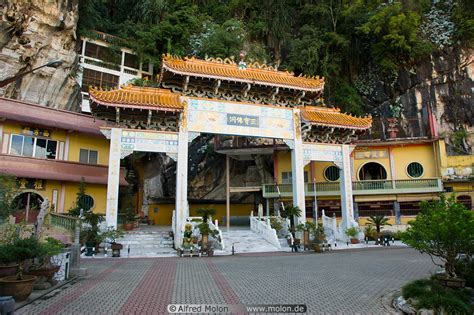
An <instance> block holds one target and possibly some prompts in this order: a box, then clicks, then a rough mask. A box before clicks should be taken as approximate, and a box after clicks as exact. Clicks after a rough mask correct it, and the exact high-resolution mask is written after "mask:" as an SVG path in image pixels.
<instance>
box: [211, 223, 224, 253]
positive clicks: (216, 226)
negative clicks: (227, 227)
mask: <svg viewBox="0 0 474 315" xmlns="http://www.w3.org/2000/svg"><path fill="white" fill-rule="evenodd" d="M209 226H210V227H211V229H214V230H216V231H217V233H218V235H219V240H220V242H219V243H220V245H221V249H225V245H224V238H223V237H222V231H221V230H220V229H219V222H218V221H217V219H216V220H214V223H212V219H211V220H209ZM219 240H218V241H219Z"/></svg>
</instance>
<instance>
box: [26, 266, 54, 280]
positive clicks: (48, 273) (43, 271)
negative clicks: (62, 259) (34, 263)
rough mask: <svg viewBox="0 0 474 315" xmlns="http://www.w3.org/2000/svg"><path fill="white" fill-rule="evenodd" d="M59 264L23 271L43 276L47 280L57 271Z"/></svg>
mask: <svg viewBox="0 0 474 315" xmlns="http://www.w3.org/2000/svg"><path fill="white" fill-rule="evenodd" d="M60 267H61V266H51V267H49V268H42V269H36V270H31V269H30V270H28V271H27V272H25V274H27V275H32V276H37V277H45V278H46V279H47V280H48V281H51V280H52V279H53V276H54V274H55V273H56V272H58V271H59V268H60Z"/></svg>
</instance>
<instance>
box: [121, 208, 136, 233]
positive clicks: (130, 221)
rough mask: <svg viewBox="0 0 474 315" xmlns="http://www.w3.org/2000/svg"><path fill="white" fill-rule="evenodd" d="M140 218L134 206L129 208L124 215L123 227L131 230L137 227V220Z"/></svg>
mask: <svg viewBox="0 0 474 315" xmlns="http://www.w3.org/2000/svg"><path fill="white" fill-rule="evenodd" d="M137 220H138V217H137V214H136V213H135V211H134V210H133V208H131V207H130V208H127V209H126V211H125V215H124V224H123V229H124V230H125V231H131V230H133V228H134V227H135V222H136V221H137Z"/></svg>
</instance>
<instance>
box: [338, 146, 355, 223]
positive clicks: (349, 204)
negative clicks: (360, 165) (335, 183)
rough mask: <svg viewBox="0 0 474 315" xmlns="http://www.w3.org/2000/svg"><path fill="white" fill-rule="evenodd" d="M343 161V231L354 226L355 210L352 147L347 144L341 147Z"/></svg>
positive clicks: (341, 179) (341, 167)
mask: <svg viewBox="0 0 474 315" xmlns="http://www.w3.org/2000/svg"><path fill="white" fill-rule="evenodd" d="M341 149H342V150H341V152H342V161H341V162H339V163H338V166H339V174H340V180H339V183H340V187H341V210H342V227H343V230H346V229H347V228H349V227H351V226H354V225H355V224H356V223H355V221H354V208H353V200H352V176H351V159H350V155H351V151H352V149H351V147H350V146H349V145H347V144H342V145H341Z"/></svg>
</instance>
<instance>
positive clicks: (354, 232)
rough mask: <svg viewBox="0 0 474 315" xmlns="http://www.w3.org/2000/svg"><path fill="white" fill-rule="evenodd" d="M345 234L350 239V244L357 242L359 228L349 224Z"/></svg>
mask: <svg viewBox="0 0 474 315" xmlns="http://www.w3.org/2000/svg"><path fill="white" fill-rule="evenodd" d="M346 235H347V236H348V237H349V239H350V240H351V244H359V238H358V236H359V229H358V228H356V227H355V226H351V227H350V228H348V229H347V230H346Z"/></svg>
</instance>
